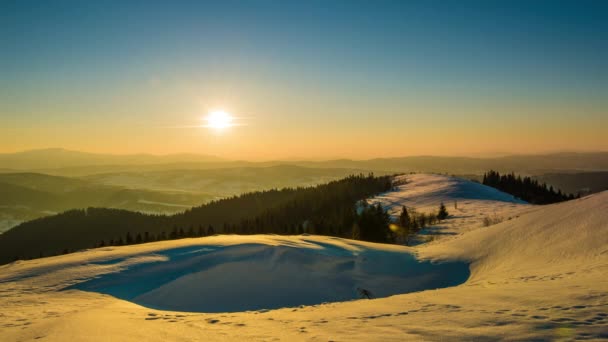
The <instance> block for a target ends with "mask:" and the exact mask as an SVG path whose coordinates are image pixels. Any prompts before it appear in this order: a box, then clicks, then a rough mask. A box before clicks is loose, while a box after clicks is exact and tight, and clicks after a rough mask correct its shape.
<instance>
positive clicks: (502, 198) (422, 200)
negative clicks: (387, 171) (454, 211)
mask: <svg viewBox="0 0 608 342" xmlns="http://www.w3.org/2000/svg"><path fill="white" fill-rule="evenodd" d="M397 180H398V181H399V180H405V181H406V183H404V184H401V185H399V186H397V187H396V189H395V190H393V191H389V192H386V193H384V194H381V195H379V196H376V197H374V198H372V199H370V200H369V202H370V203H380V204H382V206H383V207H384V208H385V209H387V210H388V211H389V212H390V213H397V212H398V211H399V210H400V209H401V206H402V205H405V206H411V207H415V208H432V209H436V207H437V206H439V204H440V203H441V202H444V203H445V204H446V205H449V204H450V203H452V202H454V201H457V202H462V203H470V202H476V201H485V202H490V203H492V204H496V203H500V202H502V203H505V204H526V202H525V201H522V200H520V199H518V198H515V197H514V196H512V195H509V194H507V193H504V192H502V191H499V190H497V189H494V188H492V187H489V186H486V185H483V184H480V183H477V182H473V181H470V180H467V179H463V178H458V177H450V176H445V175H437V174H411V175H403V176H399V177H397Z"/></svg>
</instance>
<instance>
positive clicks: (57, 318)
mask: <svg viewBox="0 0 608 342" xmlns="http://www.w3.org/2000/svg"><path fill="white" fill-rule="evenodd" d="M417 177H420V179H418V180H419V181H423V180H425V179H426V180H430V179H429V178H435V177H443V179H444V181H445V182H446V183H448V184H449V183H451V182H452V181H453V179H452V178H449V177H445V176H434V175H429V176H424V175H421V176H417ZM435 181H436V182H437V183H438V185H441V183H442V181H441V180H440V179H438V178H435ZM416 184H417V183H416V182H415V179H412V182H411V183H410V186H412V187H415V186H417V185H416ZM404 189H405V188H404ZM453 193H454V192H452V193H450V192H444V193H443V195H441V194H437V195H433V197H434V198H435V199H436V200H442V201H444V202H446V203H447V202H449V201H453V200H454V197H455V196H454V195H453ZM455 193H458V192H455ZM427 194H428V192H420V193H419V196H418V197H420V198H417V197H416V196H412V197H407V198H406V197H404V199H403V200H402V201H408V203H418V204H417V206H419V207H420V208H422V207H424V205H423V203H424V197H425V196H427V197H430V195H427ZM385 195H386V194H385ZM458 198H461V199H459V204H458V207H459V208H460V207H461V202H460V201H463V202H464V201H471V204H470V205H468V206H467V205H465V206H464V207H463V208H464V209H467V210H468V212H473V213H477V214H479V213H480V212H483V211H484V210H486V209H479V208H476V207H475V206H474V203H476V202H474V199H465V197H464V196H463V197H458ZM477 200H479V201H481V202H479V203H480V206H482V208H486V207H485V205H486V204H487V203H486V202H487V201H490V199H483V198H482V199H475V201H477ZM495 200H496V198H492V199H491V201H495ZM409 201H411V202H409ZM496 201H497V202H501V203H505V205H507V207H505V208H503V209H504V210H503V211H504V213H511V210H512V211H513V213H516V214H517V215H515V216H513V217H512V219H511V220H506V221H504V222H502V223H499V224H496V225H493V226H490V227H482V226H481V225H476V226H475V227H470V226H465V225H460V224H461V223H462V222H464V221H463V220H460V221H459V222H460V223H459V225H455V226H453V227H452V228H451V229H453V233H454V234H452V235H449V238H444V239H438V240H436V241H434V242H433V243H430V244H424V245H420V246H417V247H415V248H407V247H399V246H383V245H375V244H367V243H361V242H354V241H350V240H344V239H331V238H327V237H317V236H295V237H276V236H256V237H250V238H252V239H257V242H256V243H261V244H263V245H265V246H277V247H280V248H283V247H287V246H292V247H294V248H297V249H298V250H302V251H303V250H306V249H312V250H316V251H323V250H325V249H328V250H331V251H332V253H333V251H334V250H335V251H340V253H344V254H345V255H348V254H349V253H354V252H355V251H383V252H382V253H387V255H388V254H390V253H397V254H399V253H409V252H414V253H415V254H416V255H417V257H418V259H421V260H429V261H433V262H442V261H443V262H446V261H449V262H458V261H460V262H464V263H469V264H470V272H471V274H470V277H469V278H468V280H467V281H466V282H464V283H463V284H461V285H458V286H454V287H446V288H441V289H437V290H426V291H421V292H414V293H408V294H400V295H394V296H390V297H387V298H379V299H374V300H367V299H362V300H351V301H346V302H334V303H327V304H321V305H311V306H301V307H295V308H293V307H291V308H283V309H277V310H259V311H247V312H231V313H194V312H174V311H160V310H154V309H150V308H146V307H143V306H141V305H137V304H134V303H132V302H129V301H125V300H120V299H117V298H115V297H114V296H110V295H105V294H100V293H96V292H91V291H90V290H91V289H87V291H83V290H79V289H76V288H75V287H78V286H79V285H78V284H80V285H81V286H82V284H87V282H89V281H91V280H95V279H104V276H106V277H107V276H108V275H110V274H120V273H121V272H124V271H123V270H128V269H133V268H137V267H138V266H137V265H147V264H154V263H157V264H162V263H163V262H166V261H164V260H167V259H166V258H168V257H170V256H167V255H163V253H162V251H167V250H172V249H173V250H174V249H177V248H182V249H183V248H186V249H189V248H194V246H200V245H214V246H222V248H227V247H235V246H237V247H238V246H247V243H246V240H243V239H245V237H226V236H217V237H211V238H202V239H185V240H178V241H168V242H162V243H152V244H144V245H138V246H127V247H117V248H106V249H96V250H90V251H84V252H81V253H75V254H71V255H65V256H60V257H53V258H45V259H40V260H32V261H26V262H17V263H13V264H10V265H5V266H2V267H0V322H1V323H0V336H2V340H6V341H25V340H33V339H40V340H43V341H44V340H47V341H65V340H73V341H87V340H91V341H98V340H112V341H118V340H123V341H131V340H133V341H141V340H147V341H166V340H176V341H178V340H181V341H189V340H206V341H209V340H273V339H278V340H287V341H294V340H315V341H316V340H319V341H328V340H342V341H344V340H348V341H351V340H378V341H403V340H415V341H420V340H432V341H439V340H444V341H445V340H447V341H452V340H463V341H471V340H478V341H493V340H540V341H544V340H589V339H591V340H600V339H605V338H608V277H607V276H606V274H608V192H603V193H599V194H595V195H591V196H588V197H585V198H582V199H578V200H573V201H569V202H564V203H560V204H555V205H549V206H529V205H525V204H517V203H511V202H509V201H498V200H496ZM396 202H397V201H396ZM428 203H429V206H433V205H434V203H431V202H430V201H429V202H428ZM511 204H516V207H514V208H510V207H508V205H511ZM395 205H399V203H395ZM518 206H522V208H520V207H518ZM487 208H490V207H487ZM509 208H510V209H509ZM448 209H449V208H448ZM490 209H491V208H490ZM456 216H457V215H456ZM477 216H479V215H477ZM517 216H519V217H517ZM450 220H459V219H458V218H456V217H454V218H450V219H448V220H447V221H450ZM473 223H474V222H473ZM211 240H213V241H211ZM315 245H316V246H315ZM329 245H331V246H333V247H330V246H329ZM308 252H310V251H308ZM304 253H306V252H304ZM279 254H280V253H279ZM288 258H290V259H291V260H290V262H295V261H294V260H293V259H295V257H294V256H291V255H289V256H288ZM306 259H308V255H307V258H306ZM261 260H266V259H261ZM385 262H386V261H385V260H382V263H383V264H384V263H385ZM398 263H399V262H398ZM388 264H390V263H388ZM399 264H400V263H399ZM408 265H409V264H408ZM216 267H217V268H218V270H219V268H221V267H223V266H221V265H219V264H218V265H217V266H216ZM327 267H328V268H331V267H333V266H332V264H331V263H329V264H328V265H327ZM390 267H391V268H392V267H393V265H391V266H390ZM374 270H375V269H374ZM252 271H253V272H255V269H254V270H252ZM334 272H335V269H334ZM180 279H181V278H180ZM200 281H202V279H200ZM299 281H301V282H305V281H307V280H305V279H301V280H299ZM398 281H401V280H398ZM89 284H91V283H89ZM240 284H241V287H240V288H241V289H242V291H247V289H248V284H246V283H245V282H240Z"/></svg>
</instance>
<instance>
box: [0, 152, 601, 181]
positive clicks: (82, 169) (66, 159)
mask: <svg viewBox="0 0 608 342" xmlns="http://www.w3.org/2000/svg"><path fill="white" fill-rule="evenodd" d="M277 165H295V166H303V167H311V168H346V169H359V170H366V171H383V172H440V173H452V174H467V173H471V174H482V173H483V172H485V171H487V170H489V169H493V170H497V171H500V172H503V173H504V172H512V171H514V172H516V173H520V174H531V175H532V174H542V173H550V172H555V171H578V172H589V171H608V152H584V153H583V152H581V153H574V152H567V153H553V154H543V155H511V156H502V157H495V158H480V157H446V156H411V157H396V158H376V159H368V160H351V159H336V160H326V161H306V160H301V161H283V160H271V161H264V162H252V161H244V160H226V159H222V158H219V157H216V156H208V155H197V154H175V155H151V154H133V155H109V154H95V153H87V152H77V151H70V150H64V149H45V150H33V151H25V152H19V153H10V154H0V172H16V171H36V172H41V173H47V174H53V175H64V176H85V175H92V174H99V173H116V172H148V171H166V170H177V169H184V170H185V169H217V168H235V167H268V166H277Z"/></svg>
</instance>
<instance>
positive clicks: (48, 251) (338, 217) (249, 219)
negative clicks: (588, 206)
mask: <svg viewBox="0 0 608 342" xmlns="http://www.w3.org/2000/svg"><path fill="white" fill-rule="evenodd" d="M391 186H392V183H391V178H390V177H388V176H380V177H374V176H372V175H369V176H364V175H359V176H349V177H346V178H343V179H340V180H337V181H332V182H329V183H326V184H322V185H318V186H315V187H305V188H304V187H299V188H283V189H281V190H276V189H273V190H267V191H259V192H251V193H245V194H242V195H239V196H233V197H228V198H224V199H221V200H216V201H212V202H209V203H206V204H203V205H201V206H197V207H193V208H190V209H188V210H185V211H183V212H180V213H176V214H172V215H158V214H143V213H139V212H132V211H127V210H119V209H109V208H86V209H80V210H69V211H66V212H63V213H60V214H57V215H53V216H48V217H43V218H39V219H36V220H33V221H29V222H25V223H22V224H20V225H18V226H16V227H15V228H13V229H11V230H9V231H7V232H5V233H4V234H1V235H0V263H7V262H9V261H13V260H17V259H30V258H37V257H42V256H49V255H57V254H60V253H67V252H73V251H78V250H81V249H85V248H91V247H95V246H98V245H108V244H109V245H114V244H116V245H122V244H123V243H126V244H132V243H134V242H135V241H138V242H139V243H141V242H144V241H145V242H149V241H156V240H166V239H175V238H183V237H192V236H204V235H213V234H215V233H225V234H229V233H241V234H256V233H274V234H290V233H291V234H294V233H296V232H304V231H305V230H306V231H308V232H316V233H318V234H325V235H334V236H342V237H343V236H351V234H350V229H351V228H352V225H353V223H354V219H355V217H354V216H355V213H354V210H353V208H354V207H355V203H357V201H361V200H364V199H365V198H367V197H369V196H371V195H375V194H378V193H381V192H385V191H387V190H389V189H390V188H391ZM386 229H387V230H388V227H387V228H386Z"/></svg>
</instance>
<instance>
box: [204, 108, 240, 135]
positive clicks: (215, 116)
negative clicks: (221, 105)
mask: <svg viewBox="0 0 608 342" xmlns="http://www.w3.org/2000/svg"><path fill="white" fill-rule="evenodd" d="M205 120H207V125H206V127H209V128H213V129H216V130H222V129H225V128H228V127H230V126H233V123H232V122H233V121H234V118H233V117H232V115H230V113H228V112H225V111H223V110H213V111H211V112H209V114H207V117H206V118H205Z"/></svg>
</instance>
